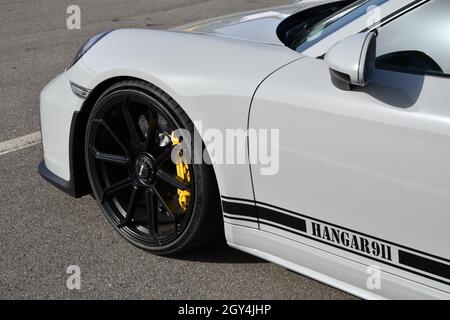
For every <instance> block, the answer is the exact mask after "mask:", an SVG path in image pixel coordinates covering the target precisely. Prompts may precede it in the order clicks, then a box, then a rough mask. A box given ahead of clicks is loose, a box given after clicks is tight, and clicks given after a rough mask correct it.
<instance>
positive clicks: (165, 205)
mask: <svg viewBox="0 0 450 320" xmlns="http://www.w3.org/2000/svg"><path fill="white" fill-rule="evenodd" d="M152 191H153V194H154V195H156V197H157V198H158V200H159V201H160V202H161V203H162V205H163V206H164V209H165V210H166V211H167V213H168V214H169V215H170V216H171V217H172V219H173V221H174V222H176V218H175V215H174V214H173V213H172V211H170V209H169V207H168V206H167V204H166V202H165V201H164V199H163V197H162V196H161V194H160V193H159V191H158V190H157V189H156V188H155V187H152Z"/></svg>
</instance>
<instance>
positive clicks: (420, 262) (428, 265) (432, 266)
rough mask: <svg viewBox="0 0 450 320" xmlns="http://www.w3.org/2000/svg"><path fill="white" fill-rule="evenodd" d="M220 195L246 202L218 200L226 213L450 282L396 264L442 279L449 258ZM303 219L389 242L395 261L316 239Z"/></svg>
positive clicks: (447, 273)
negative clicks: (395, 262) (227, 210)
mask: <svg viewBox="0 0 450 320" xmlns="http://www.w3.org/2000/svg"><path fill="white" fill-rule="evenodd" d="M222 198H223V199H229V200H231V199H233V200H237V201H242V202H247V203H248V204H243V203H230V202H229V201H222V202H223V204H225V203H227V206H228V207H229V208H230V204H232V206H231V210H233V213H232V212H228V213H230V214H236V215H246V216H249V217H254V218H257V215H256V214H258V215H259V218H260V219H263V220H267V221H259V223H260V224H263V225H268V226H270V227H273V228H277V229H280V230H283V231H286V232H289V233H292V234H295V235H298V236H301V237H304V238H307V239H311V240H314V241H317V242H320V243H323V244H326V245H329V246H332V247H335V248H338V249H341V250H344V251H348V252H351V253H353V254H357V255H360V256H363V257H366V258H369V259H372V260H374V261H377V262H381V263H384V264H387V265H389V266H391V267H395V268H398V269H401V270H404V271H408V272H411V273H413V274H416V275H419V276H422V277H425V278H428V279H431V280H433V281H437V282H441V283H444V284H446V285H450V282H448V281H445V280H441V279H438V278H435V277H431V276H429V275H426V274H423V273H420V272H417V271H414V270H411V269H407V268H403V267H402V266H400V265H404V266H407V267H409V268H414V269H417V270H420V271H425V272H427V273H430V274H434V275H437V276H439V277H442V278H445V279H450V265H449V264H446V263H445V262H449V261H450V260H449V259H445V258H441V257H438V256H435V255H432V254H428V253H425V252H422V251H419V250H415V249H412V248H408V247H405V246H402V245H398V244H396V243H393V242H390V241H386V240H383V239H380V238H376V237H373V236H370V235H367V234H364V233H361V232H358V231H353V230H351V229H348V228H345V227H341V226H338V225H335V224H332V223H328V222H326V221H323V220H319V219H315V218H312V217H309V216H305V215H303V214H299V213H296V212H293V211H290V210H286V209H283V208H280V207H277V206H273V205H270V204H267V203H263V202H258V201H257V202H254V201H251V200H245V199H239V198H230V197H222ZM235 205H238V206H235ZM267 207H270V208H273V209H275V210H272V209H270V208H267ZM224 208H225V205H224ZM238 210H242V211H240V212H238ZM283 211H284V212H283ZM249 213H250V214H251V215H250V214H249ZM287 213H290V214H291V215H289V214H287ZM253 214H254V215H253ZM292 215H296V217H294V216H292ZM225 216H226V215H225ZM227 218H229V219H237V220H244V221H245V219H243V218H235V217H230V216H227ZM247 220H248V221H250V222H256V221H252V220H249V219H247ZM307 220H311V223H312V225H313V226H314V225H315V223H314V222H313V221H316V222H320V223H322V224H326V225H328V226H332V227H335V228H339V229H342V230H346V231H348V232H351V233H354V234H357V235H361V236H363V237H367V238H371V239H373V240H376V241H381V242H384V243H386V244H390V245H393V246H395V247H397V248H398V250H397V252H398V264H393V263H390V262H388V261H385V260H379V259H376V258H374V257H372V256H370V255H367V254H364V252H355V251H354V250H349V249H347V248H344V247H342V246H338V245H335V244H333V243H330V242H329V241H324V240H321V239H318V238H317V235H313V234H312V235H308V233H307V224H308V223H307ZM270 222H273V223H276V224H280V225H283V226H286V227H289V228H292V229H295V230H298V231H300V232H295V231H293V230H291V229H287V228H283V227H281V226H279V225H275V224H272V223H270ZM401 248H403V249H405V250H408V251H412V252H416V253H419V254H421V255H426V256H428V257H430V258H435V259H439V260H441V261H444V262H440V261H435V260H432V259H429V258H426V257H422V256H419V255H417V254H414V253H411V252H407V251H404V250H402V249H401ZM389 260H390V259H389ZM399 264H400V265H399Z"/></svg>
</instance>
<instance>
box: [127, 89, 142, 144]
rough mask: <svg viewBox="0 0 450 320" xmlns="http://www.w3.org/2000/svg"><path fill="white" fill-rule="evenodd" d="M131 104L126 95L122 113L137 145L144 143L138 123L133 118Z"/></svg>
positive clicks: (133, 141) (131, 136)
mask: <svg viewBox="0 0 450 320" xmlns="http://www.w3.org/2000/svg"><path fill="white" fill-rule="evenodd" d="M129 104H130V98H129V97H128V96H127V97H125V99H124V102H123V105H122V114H123V117H124V119H125V122H126V125H127V129H128V132H129V133H130V138H131V141H132V143H133V144H134V146H136V147H137V146H139V145H140V144H141V143H142V141H141V138H140V137H139V132H138V128H137V126H136V123H135V121H134V120H133V116H132V115H131V112H130V108H129Z"/></svg>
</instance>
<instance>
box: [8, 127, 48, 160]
mask: <svg viewBox="0 0 450 320" xmlns="http://www.w3.org/2000/svg"><path fill="white" fill-rule="evenodd" d="M41 141H42V137H41V132H40V131H36V132H33V133H30V134H27V135H26V136H22V137H19V138H15V139H11V140H8V141H4V142H0V156H2V155H4V154H8V153H11V152H14V151H17V150H21V149H24V148H28V147H32V146H34V145H36V144H38V143H40V142H41Z"/></svg>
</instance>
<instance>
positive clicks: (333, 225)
mask: <svg viewBox="0 0 450 320" xmlns="http://www.w3.org/2000/svg"><path fill="white" fill-rule="evenodd" d="M258 204H259V205H264V206H268V207H271V208H273V209H275V210H280V211H285V212H289V213H292V214H295V215H298V216H299V217H303V218H306V219H309V220H314V221H317V222H320V223H324V224H327V225H329V226H332V227H336V228H339V229H342V230H346V231H350V232H353V233H356V234H359V235H361V236H364V237H369V238H372V239H374V240H378V241H383V242H386V243H388V244H391V245H393V246H396V247H399V248H403V249H406V250H408V251H413V252H416V253H419V254H422V255H426V256H429V257H431V258H435V259H439V260H442V261H445V262H450V259H445V258H442V257H438V256H436V255H432V254H430V253H426V252H423V251H419V250H416V249H413V248H408V247H406V246H403V245H401V244H397V243H394V242H391V241H388V240H384V239H380V238H377V237H374V236H371V235H368V234H366V233H362V232H359V231H354V230H351V229H349V228H346V227H341V226H338V225H336V224H334V223H330V222H326V221H323V220H319V219H316V218H313V217H310V216H307V215H304V214H300V213H297V212H294V211H291V210H287V209H283V208H280V207H277V206H274V205H271V204H268V203H264V202H260V201H257V202H256V205H257V206H258ZM258 208H260V206H258ZM277 212H279V211H277Z"/></svg>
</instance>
